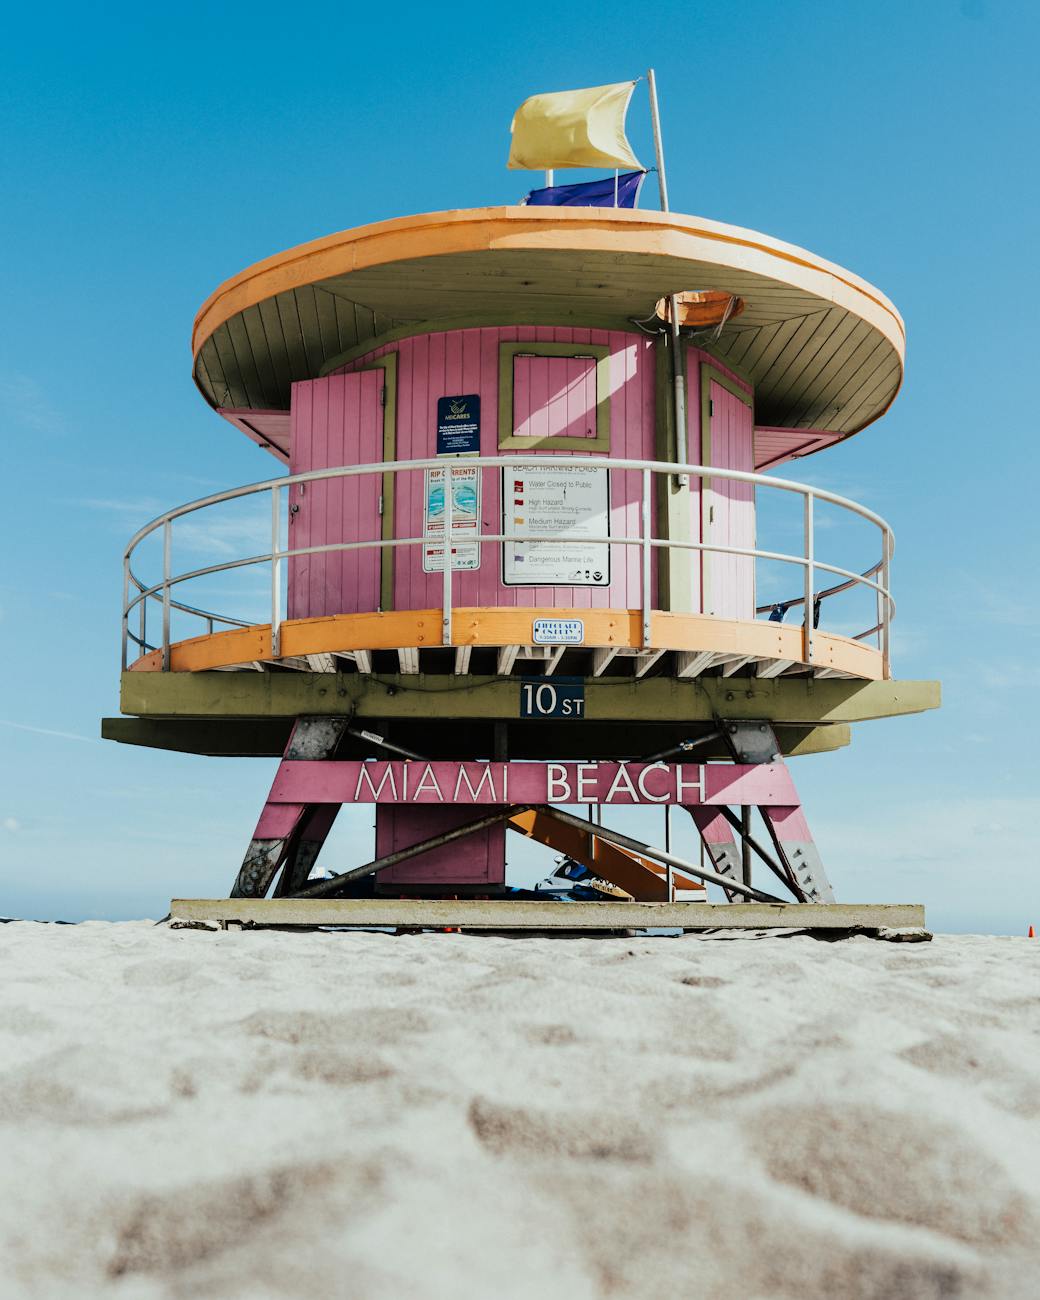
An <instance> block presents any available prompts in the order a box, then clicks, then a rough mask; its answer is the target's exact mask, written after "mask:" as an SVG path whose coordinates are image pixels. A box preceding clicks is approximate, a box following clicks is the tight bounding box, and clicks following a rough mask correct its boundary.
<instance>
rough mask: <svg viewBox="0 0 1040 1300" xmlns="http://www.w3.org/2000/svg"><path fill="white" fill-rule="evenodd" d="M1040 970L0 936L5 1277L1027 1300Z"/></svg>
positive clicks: (797, 957) (349, 1289)
mask: <svg viewBox="0 0 1040 1300" xmlns="http://www.w3.org/2000/svg"><path fill="white" fill-rule="evenodd" d="M1038 971H1040V941H1034V942H1032V943H1030V942H1029V941H1028V940H1025V939H1021V940H1019V939H991V938H971V937H949V938H938V939H936V941H935V942H934V943H932V944H920V945H913V946H910V945H892V944H885V943H878V942H874V941H871V940H868V939H862V938H859V939H852V940H846V941H843V942H838V943H821V942H817V941H815V940H813V939H810V938H808V937H805V936H798V937H788V938H783V937H772V938H768V939H760V940H755V939H751V938H742V939H736V940H733V941H728V940H724V939H714V940H708V939H702V938H696V937H687V938H684V939H665V938H661V939H627V940H626V939H602V940H593V939H579V940H560V939H557V940H549V939H520V940H509V939H501V938H475V937H468V936H466V937H463V936H458V935H428V936H422V937H411V938H392V937H389V936H385V935H374V934H368V935H358V934H355V935H346V934H316V935H295V934H284V933H270V934H267V933H248V932H247V933H238V934H236V933H225V934H204V933H198V932H190V931H175V932H171V931H169V930H167V929H165V928H163V929H156V928H153V927H152V926H150V925H149V924H146V923H133V924H103V923H91V924H86V925H81V926H76V927H58V926H44V925H30V924H12V925H0V1074H2V1082H0V1144H2V1145H0V1245H2V1257H0V1268H2V1270H3V1275H4V1283H3V1285H2V1286H0V1293H2V1295H3V1297H4V1298H5V1300H6V1298H7V1297H10V1296H21V1295H26V1296H35V1295H40V1296H47V1297H50V1296H55V1297H65V1296H69V1297H84V1296H93V1295H106V1296H108V1295H112V1296H127V1297H146V1296H147V1297H151V1296H163V1297H165V1296H170V1297H206V1298H207V1300H208V1298H209V1297H222V1296H248V1297H251V1298H252V1297H256V1298H258V1300H262V1298H263V1297H287V1296H292V1297H296V1296H301V1297H302V1296H307V1297H319V1298H322V1300H323V1298H324V1297H350V1298H351V1300H368V1297H373V1298H379V1300H382V1298H383V1297H387V1298H389V1297H393V1300H412V1298H413V1297H419V1298H421V1297H427V1296H445V1297H452V1298H453V1300H458V1298H462V1300H466V1298H468V1297H473V1298H474V1300H491V1298H493V1297H537V1298H538V1300H543V1298H546V1300H553V1298H554V1297H567V1300H581V1298H583V1297H600V1296H603V1297H628V1296H632V1297H639V1298H640V1300H644V1298H646V1300H654V1298H656V1297H668V1300H683V1298H684V1297H700V1296H711V1297H726V1298H728V1297H739V1298H740V1300H749V1298H750V1300H755V1298H757V1297H762V1298H763V1300H765V1298H767V1297H769V1298H772V1297H788V1296H790V1297H798V1300H813V1298H815V1297H821V1298H823V1297H826V1298H827V1300H831V1298H832V1297H839V1298H841V1300H846V1298H848V1300H856V1298H858V1297H878V1298H879V1300H880V1298H881V1297H884V1298H885V1300H901V1298H903V1297H907V1298H911V1300H927V1298H928V1297H954V1296H956V1297H965V1298H966V1300H967V1298H971V1300H974V1297H983V1296H994V1297H1001V1300H1003V1298H1004V1297H1017V1296H1022V1297H1026V1296H1035V1295H1038V1294H1040V1069H1038V1067H1040V1039H1038V1036H1037V1035H1038V1030H1040V1002H1038V997H1037V994H1038V980H1037V975H1038Z"/></svg>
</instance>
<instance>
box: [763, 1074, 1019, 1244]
mask: <svg viewBox="0 0 1040 1300" xmlns="http://www.w3.org/2000/svg"><path fill="white" fill-rule="evenodd" d="M748 1137H749V1141H750V1143H751V1145H752V1147H753V1149H754V1150H755V1151H757V1153H758V1155H759V1156H760V1157H761V1159H762V1160H763V1162H764V1164H765V1166H766V1169H767V1170H768V1171H769V1173H770V1174H771V1175H772V1176H773V1177H774V1178H776V1179H777V1180H778V1181H780V1182H782V1183H787V1184H789V1185H790V1186H792V1187H797V1188H799V1189H800V1190H802V1191H804V1192H808V1193H809V1194H810V1195H812V1196H817V1197H820V1198H821V1199H823V1200H826V1201H829V1202H831V1204H833V1205H837V1206H841V1207H842V1208H843V1209H846V1210H851V1211H853V1212H854V1213H856V1214H860V1215H863V1216H865V1217H866V1218H871V1219H886V1220H890V1221H893V1222H896V1223H903V1224H908V1225H913V1226H915V1227H920V1228H928V1229H931V1231H933V1232H937V1233H941V1234H942V1235H943V1236H947V1237H953V1238H955V1239H957V1240H959V1241H963V1242H967V1243H968V1244H970V1245H975V1246H996V1245H1006V1244H1011V1243H1018V1242H1023V1241H1026V1240H1028V1239H1031V1238H1032V1237H1034V1236H1035V1234H1036V1232H1037V1229H1038V1227H1040V1225H1038V1224H1037V1223H1036V1221H1035V1219H1034V1216H1033V1215H1032V1213H1031V1212H1030V1210H1029V1207H1028V1205H1027V1203H1026V1201H1025V1198H1024V1197H1023V1196H1022V1195H1021V1193H1019V1192H1018V1190H1017V1189H1016V1188H1015V1187H1014V1186H1013V1184H1012V1183H1011V1182H1010V1180H1009V1179H1008V1177H1007V1176H1006V1174H1005V1172H1004V1170H1003V1169H1002V1168H1001V1167H1000V1165H999V1164H997V1162H996V1161H995V1160H993V1159H991V1158H990V1157H989V1156H987V1155H985V1154H984V1153H983V1152H982V1151H980V1150H979V1149H978V1147H977V1146H976V1145H975V1144H974V1143H973V1142H972V1140H971V1139H970V1138H969V1137H968V1136H967V1135H966V1134H965V1133H964V1132H963V1131H962V1130H960V1129H957V1128H954V1127H952V1126H951V1125H947V1124H942V1123H938V1122H936V1121H929V1120H927V1119H925V1118H924V1117H923V1116H921V1115H905V1114H901V1113H899V1112H895V1111H883V1110H879V1109H877V1108H874V1107H868V1106H861V1105H854V1104H852V1103H850V1104H848V1105H845V1106H841V1107H837V1106H832V1105H820V1104H818V1103H814V1102H813V1101H812V1100H811V1099H808V1100H807V1102H806V1105H805V1107H804V1108H799V1109H795V1108H793V1107H790V1106H783V1107H771V1108H769V1109H767V1110H764V1111H762V1112H760V1113H759V1114H758V1115H757V1116H755V1118H754V1119H753V1120H751V1121H749V1124H748Z"/></svg>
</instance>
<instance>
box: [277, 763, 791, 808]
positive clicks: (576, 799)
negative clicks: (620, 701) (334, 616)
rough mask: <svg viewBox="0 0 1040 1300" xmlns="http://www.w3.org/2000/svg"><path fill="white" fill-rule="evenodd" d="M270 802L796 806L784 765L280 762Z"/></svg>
mask: <svg viewBox="0 0 1040 1300" xmlns="http://www.w3.org/2000/svg"><path fill="white" fill-rule="evenodd" d="M270 801H271V802H273V803H405V804H413V803H414V804H425V803H436V804H441V803H462V804H508V803H517V804H533V805H539V804H550V803H562V804H581V803H594V804H653V803H656V804H670V803H675V804H758V805H779V806H782V807H790V808H792V809H795V808H797V807H798V804H799V800H798V795H797V793H796V791H795V788H794V782H793V781H792V780H791V774H790V772H789V771H788V770H787V767H786V765H785V764H784V763H757V764H754V765H752V764H741V763H610V762H590V763H524V762H508V763H476V762H474V763H465V762H447V761H445V762H436V763H425V762H421V761H419V762H405V761H401V760H396V759H394V760H391V761H382V760H379V761H376V760H367V761H364V762H345V761H344V762H341V761H339V760H338V759H333V760H328V759H322V760H313V761H312V760H302V759H288V760H283V762H282V763H281V765H280V766H279V768H278V773H277V775H276V776H275V779H274V784H273V786H272V787H271V794H270Z"/></svg>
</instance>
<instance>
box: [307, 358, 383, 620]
mask: <svg viewBox="0 0 1040 1300" xmlns="http://www.w3.org/2000/svg"><path fill="white" fill-rule="evenodd" d="M382 386H383V375H382V371H380V370H369V371H366V372H365V373H364V374H361V375H350V376H338V377H336V378H334V379H331V380H322V379H319V380H316V381H314V382H313V383H302V384H294V385H293V394H292V443H291V449H290V459H289V469H290V473H293V474H298V473H302V472H303V471H305V470H310V469H331V468H332V467H333V466H336V465H358V464H364V463H366V462H367V463H371V462H373V461H380V460H382V459H383V407H382V404H381V402H380V400H379V397H380V391H381V389H382ZM381 491H382V484H381V482H380V477H379V475H375V474H373V475H365V476H363V477H359V478H332V479H327V480H318V481H316V482H313V483H297V484H296V485H295V486H294V487H292V488H291V489H290V491H289V547H290V549H291V550H296V549H297V548H299V547H302V546H323V545H327V544H328V543H330V542H351V541H360V540H362V539H363V538H373V537H378V536H379V494H380V492H381ZM287 588H288V611H289V617H290V618H310V617H313V616H315V615H319V614H333V613H341V614H342V613H356V612H358V611H360V610H371V609H375V608H376V607H377V605H378V604H379V552H378V551H375V550H371V551H369V550H365V551H330V552H327V553H325V554H321V555H301V556H298V557H297V558H296V559H292V560H290V561H289V576H288V583H287Z"/></svg>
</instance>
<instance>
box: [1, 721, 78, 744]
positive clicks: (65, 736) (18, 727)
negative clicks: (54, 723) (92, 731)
mask: <svg viewBox="0 0 1040 1300" xmlns="http://www.w3.org/2000/svg"><path fill="white" fill-rule="evenodd" d="M0 727H11V728H13V730H15V731H31V732H32V733H33V734H34V735H37V736H57V737H59V738H60V739H61V740H85V741H87V742H88V743H93V741H94V737H93V736H81V735H79V733H78V732H75V731H54V730H52V729H51V728H50V727H32V726H30V725H29V724H28V723H27V722H9V721H8V720H7V719H6V718H0Z"/></svg>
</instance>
